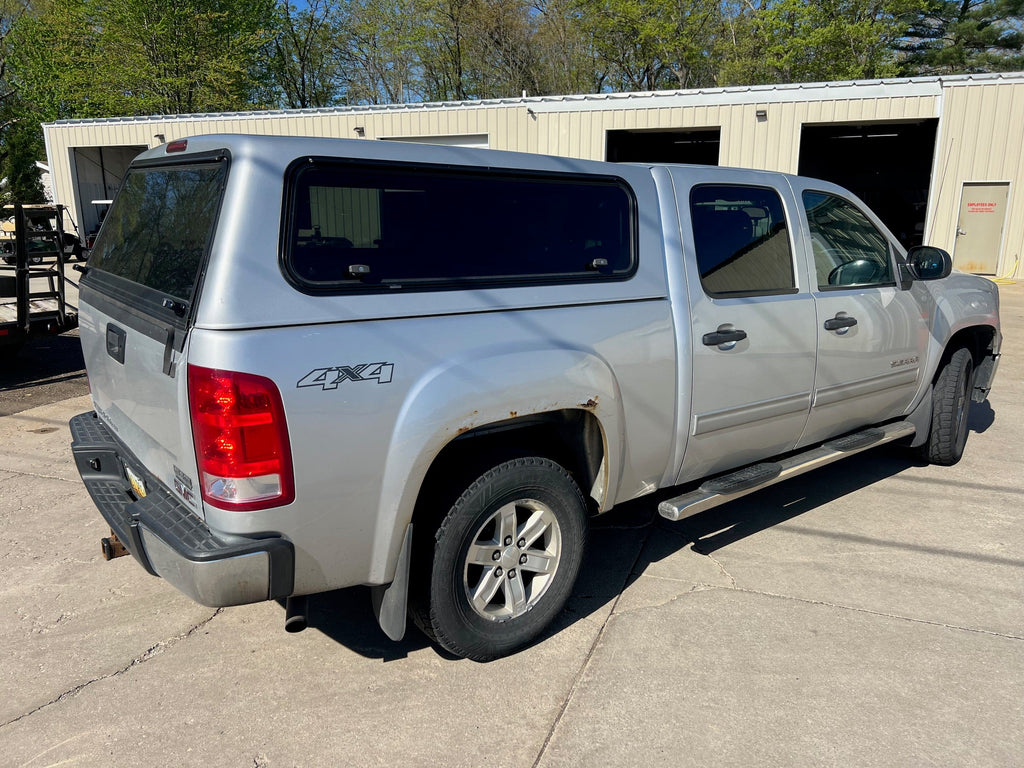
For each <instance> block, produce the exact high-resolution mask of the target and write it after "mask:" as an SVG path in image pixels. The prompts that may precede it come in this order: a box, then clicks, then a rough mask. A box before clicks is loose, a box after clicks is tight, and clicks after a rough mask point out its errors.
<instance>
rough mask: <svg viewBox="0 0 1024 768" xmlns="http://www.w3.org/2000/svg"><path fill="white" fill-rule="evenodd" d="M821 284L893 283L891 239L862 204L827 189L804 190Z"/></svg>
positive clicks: (842, 285) (819, 285)
mask: <svg viewBox="0 0 1024 768" xmlns="http://www.w3.org/2000/svg"><path fill="white" fill-rule="evenodd" d="M803 201H804V209H805V210H806V211H807V223H808V224H809V225H810V229H811V248H812V250H813V251H814V268H815V271H816V272H817V277H818V288H820V289H822V290H828V289H835V288H845V287H850V286H865V285H867V286H870V285H892V284H893V282H894V279H893V270H892V259H891V258H890V255H889V243H888V241H887V240H886V239H885V236H884V235H882V233H881V232H879V231H878V229H877V228H876V227H875V225H874V224H872V223H871V221H870V220H869V219H868V217H867V216H865V215H864V214H863V213H862V212H861V211H860V209H859V208H857V207H856V206H855V205H853V203H851V202H849V201H848V200H844V199H843V198H841V197H836V196H835V195H828V194H825V193H824V192H810V191H806V192H804V193H803Z"/></svg>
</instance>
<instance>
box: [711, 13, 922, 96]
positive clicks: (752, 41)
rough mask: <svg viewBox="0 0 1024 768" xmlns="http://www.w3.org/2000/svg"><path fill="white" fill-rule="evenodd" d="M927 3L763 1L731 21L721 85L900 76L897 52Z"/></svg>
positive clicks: (722, 52)
mask: <svg viewBox="0 0 1024 768" xmlns="http://www.w3.org/2000/svg"><path fill="white" fill-rule="evenodd" d="M921 2H922V0H821V2H818V3H807V2H805V1H804V0H760V4H759V5H756V6H749V5H741V6H733V8H732V9H731V12H730V13H727V14H726V21H725V25H724V34H723V35H722V36H721V38H720V40H719V47H718V49H717V54H718V57H719V60H720V62H721V64H720V68H719V72H718V81H719V83H720V84H721V85H753V84H770V83H792V82H815V81H829V80H856V79H864V78H878V77H892V76H895V75H896V74H898V73H899V63H898V61H897V59H896V54H895V48H896V46H897V45H898V42H899V40H900V39H901V37H902V35H903V32H904V30H905V28H906V18H907V16H908V14H910V13H912V12H913V10H914V9H915V8H917V7H919V6H920V3H921Z"/></svg>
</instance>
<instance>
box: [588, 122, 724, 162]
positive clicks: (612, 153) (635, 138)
mask: <svg viewBox="0 0 1024 768" xmlns="http://www.w3.org/2000/svg"><path fill="white" fill-rule="evenodd" d="M721 145H722V131H721V129H720V128H702V129H698V130H686V131H683V130H677V131H608V138H607V144H606V147H605V149H606V153H605V157H607V158H608V160H609V161H611V162H613V163H695V164H697V165H718V150H719V148H720V147H721Z"/></svg>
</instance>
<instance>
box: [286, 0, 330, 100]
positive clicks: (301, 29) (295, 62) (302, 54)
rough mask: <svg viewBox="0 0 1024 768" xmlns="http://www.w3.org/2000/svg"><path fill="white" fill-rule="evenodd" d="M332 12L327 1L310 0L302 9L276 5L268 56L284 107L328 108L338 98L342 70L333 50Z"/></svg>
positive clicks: (287, 1) (289, 2) (287, 3)
mask: <svg viewBox="0 0 1024 768" xmlns="http://www.w3.org/2000/svg"><path fill="white" fill-rule="evenodd" d="M335 13H336V11H335V7H334V4H333V3H332V2H330V0H312V2H310V3H308V4H307V5H305V6H304V7H299V6H296V5H294V4H292V2H291V0H282V2H280V3H278V6H277V9H276V22H277V23H276V25H275V29H274V35H273V40H272V41H271V42H270V45H269V46H268V48H269V51H268V54H269V64H270V70H271V72H272V73H273V76H274V81H275V84H276V85H277V87H278V89H279V93H280V98H281V99H282V100H283V102H284V106H286V107H290V108H292V109H303V108H306V107H328V106H331V105H334V104H337V103H338V101H339V99H340V98H341V96H342V92H343V83H342V80H343V68H342V63H341V60H340V58H339V57H338V56H337V55H336V51H335V48H334V39H335V35H334V33H335V29H334V27H333V25H332V20H333V18H334V16H335Z"/></svg>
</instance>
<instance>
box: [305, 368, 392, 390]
mask: <svg viewBox="0 0 1024 768" xmlns="http://www.w3.org/2000/svg"><path fill="white" fill-rule="evenodd" d="M394 371H395V366H394V363H362V364H360V365H336V366H333V367H331V368H316V369H314V370H312V371H310V372H309V373H307V374H306V375H305V376H303V377H302V378H301V379H299V383H298V384H296V385H295V386H296V387H319V388H320V389H325V390H326V389H337V388H338V385H339V384H341V383H342V382H343V381H376V382H377V383H378V384H390V383H391V376H392V374H394Z"/></svg>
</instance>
